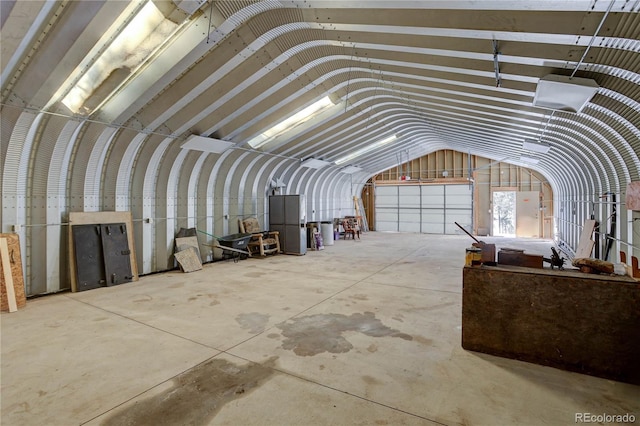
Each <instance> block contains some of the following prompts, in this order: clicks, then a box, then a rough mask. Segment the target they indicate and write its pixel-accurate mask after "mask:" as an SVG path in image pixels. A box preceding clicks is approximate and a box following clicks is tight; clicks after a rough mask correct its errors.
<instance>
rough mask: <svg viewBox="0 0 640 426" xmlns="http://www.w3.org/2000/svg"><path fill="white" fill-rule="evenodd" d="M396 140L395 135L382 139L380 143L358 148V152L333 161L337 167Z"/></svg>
mask: <svg viewBox="0 0 640 426" xmlns="http://www.w3.org/2000/svg"><path fill="white" fill-rule="evenodd" d="M396 139H398V137H397V136H396V135H391V136H389V137H388V138H385V139H382V140H381V141H378V142H376V143H372V144H371V145H368V146H365V147H364V148H360V149H359V150H357V151H355V152H352V153H351V154H349V155H346V156H344V157H342V158H339V159H337V160H336V161H335V163H336V164H337V165H340V164H344V163H346V162H347V161H350V160H353V159H354V158H356V157H359V156H361V155H362V154H365V153H367V152H369V151H372V150H374V149H376V148H380V147H381V146H383V145H386V144H388V143H391V142H393V141H395V140H396Z"/></svg>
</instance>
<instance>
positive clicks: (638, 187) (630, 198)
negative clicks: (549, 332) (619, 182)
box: [625, 182, 640, 211]
mask: <svg viewBox="0 0 640 426" xmlns="http://www.w3.org/2000/svg"><path fill="white" fill-rule="evenodd" d="M625 204H626V205H627V209H629V210H635V211H640V182H629V184H628V185H627V195H626V198H625Z"/></svg>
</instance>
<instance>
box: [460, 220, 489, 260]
mask: <svg viewBox="0 0 640 426" xmlns="http://www.w3.org/2000/svg"><path fill="white" fill-rule="evenodd" d="M453 223H455V224H456V225H457V226H458V228H460V229H462V230H463V231H464V233H465V234H467V235H468V236H470V237H471V238H472V239H473V241H475V243H473V244H471V245H472V246H473V247H477V248H479V249H481V250H482V255H481V259H480V262H482V263H485V262H494V263H495V261H496V245H495V244H488V243H485V242H484V241H480V240H478V239H477V238H476V237H474V236H473V235H471V234H470V233H469V232H468V231H467V230H466V229H464V228H463V227H462V225H460V224H459V223H458V222H453Z"/></svg>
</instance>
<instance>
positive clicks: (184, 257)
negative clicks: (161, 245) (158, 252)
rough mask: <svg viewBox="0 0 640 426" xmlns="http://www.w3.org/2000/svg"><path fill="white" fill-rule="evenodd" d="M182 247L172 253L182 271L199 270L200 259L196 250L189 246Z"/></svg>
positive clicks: (200, 265) (200, 266)
mask: <svg viewBox="0 0 640 426" xmlns="http://www.w3.org/2000/svg"><path fill="white" fill-rule="evenodd" d="M182 247H185V248H184V249H183V250H180V251H177V252H175V254H174V257H175V258H176V261H177V262H178V265H180V269H181V270H182V272H195V271H199V270H201V269H202V261H201V260H200V256H199V255H198V253H197V252H196V249H195V248H194V247H190V246H182Z"/></svg>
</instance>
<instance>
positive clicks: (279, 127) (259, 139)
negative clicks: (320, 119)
mask: <svg viewBox="0 0 640 426" xmlns="http://www.w3.org/2000/svg"><path fill="white" fill-rule="evenodd" d="M333 105H334V103H333V102H332V101H331V99H330V98H329V96H325V97H324V98H322V99H320V100H319V101H316V102H314V103H312V104H311V105H309V106H308V107H306V108H304V109H302V110H300V111H299V112H297V113H295V114H293V115H292V116H291V117H289V118H287V119H286V120H284V121H281V122H280V123H278V124H276V125H275V126H273V127H271V128H270V129H269V130H266V131H265V132H263V133H261V134H259V135H258V136H256V137H254V138H253V139H251V140H250V141H249V142H248V143H249V145H250V146H251V147H252V148H254V149H258V148H260V147H262V146H264V145H266V144H267V143H269V142H271V141H272V140H273V139H275V138H276V137H278V136H280V135H281V134H283V133H285V132H288V131H289V130H291V129H293V128H294V127H296V126H298V125H300V124H302V123H304V122H306V121H308V120H310V119H312V118H313V117H315V116H316V115H318V114H320V113H321V112H322V111H324V110H326V109H327V108H329V107H331V106H333Z"/></svg>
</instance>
